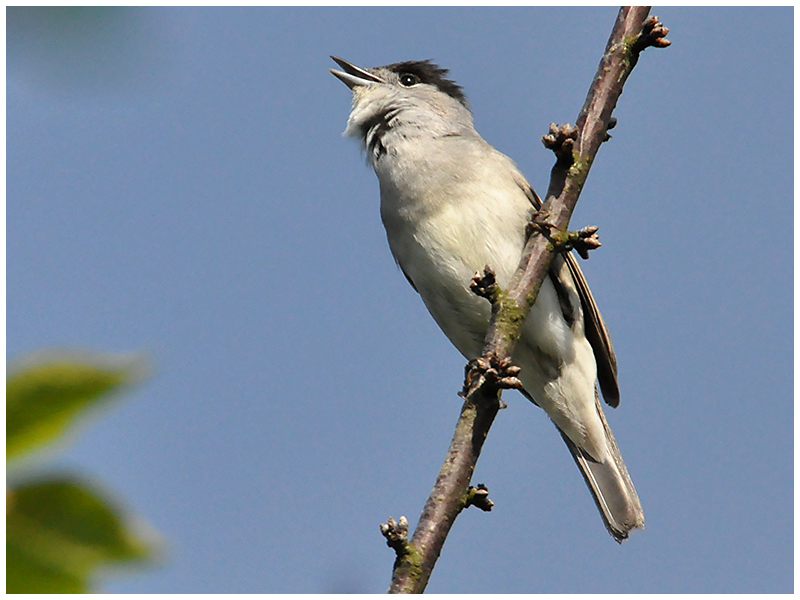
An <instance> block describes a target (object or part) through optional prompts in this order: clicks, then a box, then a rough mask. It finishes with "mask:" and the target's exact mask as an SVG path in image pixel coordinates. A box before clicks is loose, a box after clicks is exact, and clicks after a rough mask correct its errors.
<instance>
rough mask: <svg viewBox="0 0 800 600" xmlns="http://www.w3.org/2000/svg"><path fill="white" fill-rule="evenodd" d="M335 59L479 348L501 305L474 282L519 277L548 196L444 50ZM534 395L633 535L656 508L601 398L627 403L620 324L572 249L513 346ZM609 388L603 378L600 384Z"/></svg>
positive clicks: (365, 144) (405, 264)
mask: <svg viewBox="0 0 800 600" xmlns="http://www.w3.org/2000/svg"><path fill="white" fill-rule="evenodd" d="M331 58H332V59H333V60H334V61H335V62H336V63H337V64H338V65H339V67H340V68H341V70H336V69H329V71H330V72H331V73H332V74H333V75H334V76H336V77H337V78H338V79H339V80H341V81H342V82H343V83H344V84H345V85H347V87H348V88H350V90H351V92H352V103H351V110H350V114H349V116H348V119H347V126H346V129H345V131H344V134H343V135H345V136H349V137H353V138H356V139H357V140H359V141H360V143H361V146H362V149H363V150H364V151H365V153H366V157H367V162H368V163H369V164H370V165H371V166H372V167H373V169H374V171H375V174H376V175H377V177H378V182H379V186H380V215H381V220H382V221H383V225H384V227H385V229H386V236H387V239H388V242H389V248H390V250H391V253H392V255H393V256H394V259H395V261H396V263H397V265H398V266H399V267H400V270H401V271H402V272H403V274H404V275H405V277H406V279H407V280H408V282H409V283H410V284H411V286H412V287H413V288H414V290H416V292H417V293H418V294H419V295H420V297H421V298H422V301H423V303H424V304H425V306H426V307H427V309H428V311H429V312H430V314H431V316H432V317H433V319H434V320H435V321H436V323H437V324H438V325H439V327H440V328H441V330H442V331H443V332H444V334H445V335H446V336H447V338H448V339H449V340H450V342H452V344H453V345H454V346H455V347H456V348H457V349H458V350H459V351H460V352H461V354H463V355H464V356H465V357H466V358H467V359H468V360H472V359H475V358H477V357H479V356H480V355H481V352H482V349H483V343H484V338H485V335H486V332H487V329H488V324H489V318H490V314H491V307H490V304H489V302H487V301H486V299H485V298H481V297H479V296H478V295H476V294H475V293H474V292H473V291H472V290H471V289H470V283H471V282H472V280H473V277H474V276H475V274H476V273H480V272H483V269H484V268H485V267H486V266H487V265H488V266H489V267H490V268H491V269H492V270H493V271H494V272H495V278H496V282H497V284H498V285H499V286H500V287H501V288H507V286H508V284H509V282H510V281H511V278H512V275H513V273H514V271H515V270H516V268H517V266H518V264H519V261H520V258H521V256H522V250H523V247H524V245H525V242H526V235H527V234H526V225H527V224H528V223H529V222H530V220H531V218H532V215H533V214H534V213H535V212H536V211H538V210H539V208H540V207H541V200H540V199H539V197H538V196H537V195H536V192H534V190H533V188H532V187H531V185H530V184H529V183H528V181H527V180H526V179H525V177H524V176H523V175H522V173H521V172H520V170H519V169H518V168H517V166H516V164H515V163H514V162H513V161H512V160H511V159H510V158H509V157H507V156H506V155H505V154H503V153H501V152H500V151H498V150H496V149H495V148H494V147H493V146H492V145H490V144H489V143H488V142H486V141H485V140H484V139H483V138H482V137H481V136H480V134H479V133H478V132H477V131H476V129H475V126H474V123H473V116H472V111H471V108H470V105H469V103H468V101H467V97H466V95H465V93H464V90H463V88H462V87H461V86H460V85H458V84H457V83H456V82H455V81H453V80H452V79H450V78H449V77H448V75H449V71H448V70H447V69H444V68H441V67H439V66H438V65H437V64H435V63H434V62H433V61H432V60H430V59H429V60H416V61H414V60H412V61H403V62H396V63H392V64H388V65H385V66H381V67H374V68H361V67H358V66H356V65H354V64H352V63H350V62H348V61H346V60H344V59H342V58H339V57H337V56H331ZM512 362H513V364H514V365H515V366H517V367H519V368H520V369H521V370H520V373H519V379H520V381H521V383H522V388H523V389H522V390H521V392H522V393H523V395H524V396H525V397H526V398H528V399H529V400H530V401H532V402H533V403H534V404H535V405H537V406H539V407H540V408H541V409H543V410H544V411H545V413H546V414H547V415H548V417H549V418H550V419H551V421H552V422H553V423H554V424H555V426H556V428H557V429H558V431H559V433H560V434H561V437H562V438H563V440H564V442H565V443H566V445H567V447H568V448H569V451H570V453H571V454H572V457H573V458H574V460H575V463H576V464H577V466H578V468H579V469H580V471H581V474H582V475H583V478H584V480H585V482H586V484H587V485H588V487H589V490H590V491H591V494H592V497H593V498H594V501H595V504H596V505H597V508H598V509H599V511H600V515H601V516H602V519H603V522H604V524H605V526H606V528H607V530H608V532H609V533H610V534H611V535H612V536H613V538H614V539H615V540H616V541H617V542H620V543H622V541H624V540H625V539H627V538H628V535H629V532H630V531H631V530H633V529H637V528H644V513H643V511H642V505H641V502H640V500H639V496H638V494H637V493H636V489H635V488H634V485H633V482H632V481H631V478H630V476H629V474H628V470H627V468H626V466H625V463H624V461H623V460H622V455H621V454H620V451H619V448H618V446H617V443H616V441H615V439H614V435H613V434H612V432H611V428H610V427H609V425H608V422H607V420H606V417H605V414H604V413H603V408H602V406H601V403H600V391H602V394H603V399H604V400H605V401H606V403H607V404H608V405H610V406H612V407H616V406H617V405H618V404H619V385H618V382H617V363H616V357H615V354H614V349H613V346H612V343H611V338H610V335H609V332H608V329H607V327H606V324H605V322H604V320H603V317H602V316H601V314H600V311H599V310H598V308H597V304H596V303H595V300H594V297H593V296H592V293H591V291H590V289H589V286H588V284H587V282H586V279H585V277H584V275H583V273H582V271H581V269H580V267H579V265H578V263H577V261H576V259H575V257H574V255H573V254H572V253H570V252H567V253H563V254H559V255H557V256H556V257H555V259H554V260H553V262H552V265H551V267H550V270H549V272H548V275H547V277H545V280H544V282H543V284H542V286H541V289H540V291H539V295H538V297H537V299H536V302H535V303H534V305H533V307H532V308H531V310H530V313H529V315H528V316H527V318H526V319H525V322H524V323H523V325H522V330H521V333H520V337H519V339H518V341H517V343H516V346H515V348H514V351H513V354H512ZM598 388H599V389H598Z"/></svg>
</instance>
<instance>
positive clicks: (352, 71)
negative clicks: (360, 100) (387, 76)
mask: <svg viewBox="0 0 800 600" xmlns="http://www.w3.org/2000/svg"><path fill="white" fill-rule="evenodd" d="M331 58H332V59H333V60H335V61H336V63H337V64H338V65H339V66H340V67H342V69H344V71H336V70H335V69H328V70H329V71H330V72H331V73H333V74H334V75H335V76H336V77H338V78H339V79H341V80H342V82H343V83H344V84H345V85H346V86H347V87H349V88H350V89H351V90H352V89H353V88H355V87H356V86H359V85H369V84H371V83H384V81H383V79H381V78H380V77H378V76H377V75H373V74H372V73H370V72H369V71H366V70H364V69H362V68H360V67H357V66H355V65H353V64H351V63H349V62H347V61H346V60H344V59H343V58H339V57H338V56H331Z"/></svg>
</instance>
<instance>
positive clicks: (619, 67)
mask: <svg viewBox="0 0 800 600" xmlns="http://www.w3.org/2000/svg"><path fill="white" fill-rule="evenodd" d="M649 11H650V9H649V7H623V8H621V9H620V11H619V14H618V15H617V21H616V23H615V24H614V28H613V30H612V32H611V36H610V37H609V40H608V44H607V45H606V49H605V52H604V54H603V58H602V60H601V61H600V66H599V67H598V69H597V73H596V75H595V78H594V81H593V82H592V86H591V88H590V89H589V93H588V95H587V98H586V102H585V103H584V105H583V108H582V110H581V112H580V115H579V116H578V120H577V123H576V126H575V127H572V126H569V125H567V126H562V127H557V126H555V125H552V126H551V130H550V134H549V135H548V136H545V138H544V140H543V141H544V142H545V145H547V146H548V147H550V148H552V149H553V151H554V152H555V153H556V164H555V166H554V167H553V170H552V172H551V175H550V186H549V187H548V191H547V196H546V198H545V202H544V204H543V205H542V207H541V212H540V213H539V214H538V218H537V219H535V222H534V225H533V227H532V230H533V231H532V235H531V236H530V238H529V239H528V242H527V244H526V245H525V249H524V251H523V255H522V259H521V261H520V264H519V267H518V269H517V272H516V273H515V275H514V277H513V278H512V280H511V283H510V285H509V289H508V290H506V291H504V290H501V289H500V288H499V286H497V284H496V282H495V281H494V274H493V273H492V272H491V270H490V269H489V268H488V267H487V269H486V271H485V272H484V275H483V276H480V275H478V276H476V278H475V279H474V280H473V284H472V289H473V291H474V292H475V293H476V294H478V295H480V296H482V297H484V298H487V299H488V300H489V301H490V302H491V303H492V317H491V321H490V323H489V329H488V332H487V334H486V338H485V345H484V349H483V355H482V356H481V357H480V358H478V359H475V360H473V361H470V363H469V364H468V365H467V369H466V377H465V382H464V388H463V390H462V392H461V395H462V396H463V398H464V404H463V406H462V408H461V416H460V417H459V420H458V423H457V424H456V430H455V433H454V434H453V440H452V442H451V444H450V448H449V450H448V451H447V456H446V458H445V461H444V464H443V465H442V468H441V470H440V471H439V476H438V477H437V478H436V483H435V484H434V487H433V490H432V491H431V494H430V496H429V497H428V500H427V502H426V503H425V508H424V509H423V511H422V515H421V516H420V519H419V522H418V523H417V528H416V530H415V531H414V535H413V536H412V538H411V540H410V541H406V540H405V538H404V537H403V540H402V542H401V543H396V544H394V545H393V547H394V548H395V550H396V552H397V559H396V560H395V566H394V571H393V573H392V583H391V586H390V588H389V592H390V593H422V592H423V591H424V590H425V586H426V585H427V583H428V579H429V578H430V575H431V572H432V571H433V567H434V565H435V564H436V560H437V558H438V557H439V553H440V552H441V549H442V546H443V545H444V541H445V539H446V538H447V534H448V532H449V531H450V528H451V527H452V525H453V522H454V521H455V519H456V517H457V516H458V514H459V513H460V512H461V511H462V510H463V509H464V508H466V507H467V506H469V505H470V504H472V505H475V504H476V501H475V495H476V493H477V492H476V489H475V488H471V487H470V485H469V484H470V480H471V478H472V473H473V471H474V469H475V464H476V462H477V460H478V457H479V456H480V452H481V448H482V446H483V442H484V440H485V439H486V435H487V433H488V432H489V428H490V427H491V425H492V422H493V421H494V418H495V416H496V415H497V411H498V410H499V409H500V408H501V406H502V405H501V402H502V400H501V399H500V393H501V391H502V389H507V388H511V387H519V380H518V379H517V378H516V376H517V374H518V373H519V369H517V368H516V367H513V366H512V365H511V352H512V350H513V349H514V344H515V343H516V340H517V338H518V337H519V331H520V328H521V326H522V323H523V321H524V320H525V317H526V316H527V314H528V312H529V311H530V308H531V306H533V303H534V302H535V301H536V296H537V295H538V293H539V288H540V287H541V285H542V282H543V280H544V278H545V276H546V274H547V270H548V268H549V266H550V263H551V261H552V260H553V258H554V256H555V255H556V253H558V252H560V251H564V250H565V249H566V248H569V247H570V244H572V246H574V247H576V248H578V247H579V248H581V249H582V250H584V251H585V250H588V249H589V246H592V247H596V245H599V242H597V243H596V244H595V241H596V238H594V240H595V241H593V240H592V238H593V236H594V233H595V231H596V229H595V230H592V231H589V229H588V228H584V230H581V231H580V232H567V225H568V224H569V220H570V217H571V216H572V212H573V210H574V208H575V204H576V203H577V201H578V196H579V195H580V192H581V190H582V188H583V185H584V183H585V181H586V177H587V176H588V174H589V169H590V167H591V165H592V162H593V161H594V157H595V154H596V153H597V150H598V149H599V148H600V145H601V144H602V143H603V142H604V141H605V140H607V139H608V137H609V136H608V130H609V129H611V128H612V127H613V126H614V125H615V124H616V123H615V121H614V120H613V119H612V117H611V113H612V112H613V110H614V108H615V106H616V104H617V99H618V98H619V96H620V94H621V93H622V87H623V85H624V83H625V80H626V79H627V77H628V75H629V74H630V72H631V71H632V70H633V67H634V66H635V65H636V62H637V60H638V58H639V54H640V53H641V51H642V50H644V49H645V48H647V47H648V46H655V47H660V48H663V47H666V46H668V45H669V41H668V40H665V39H664V36H666V34H667V32H668V29H667V28H666V27H664V26H663V25H662V24H661V23H659V22H658V18H656V17H649V18H648V17H647V14H648V13H649ZM575 244H578V246H575ZM478 489H480V486H479V488H478ZM481 495H484V492H483V491H481ZM487 500H488V498H487ZM402 521H403V519H401V522H402ZM392 523H393V521H391V520H390V522H389V524H386V525H384V526H382V528H381V529H382V530H383V529H384V528H385V527H386V528H389V529H391V528H390V527H389V526H390V525H392ZM385 534H386V532H385ZM387 538H388V536H387ZM390 545H392V544H390Z"/></svg>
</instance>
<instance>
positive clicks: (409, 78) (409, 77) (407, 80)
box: [400, 73, 419, 87]
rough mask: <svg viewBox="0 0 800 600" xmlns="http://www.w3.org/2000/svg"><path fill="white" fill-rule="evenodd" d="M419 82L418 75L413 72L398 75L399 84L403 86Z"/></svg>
mask: <svg viewBox="0 0 800 600" xmlns="http://www.w3.org/2000/svg"><path fill="white" fill-rule="evenodd" d="M418 83H419V77H417V76H416V75H414V74H413V73H403V74H402V75H400V85H402V86H404V87H411V86H413V85H417V84H418Z"/></svg>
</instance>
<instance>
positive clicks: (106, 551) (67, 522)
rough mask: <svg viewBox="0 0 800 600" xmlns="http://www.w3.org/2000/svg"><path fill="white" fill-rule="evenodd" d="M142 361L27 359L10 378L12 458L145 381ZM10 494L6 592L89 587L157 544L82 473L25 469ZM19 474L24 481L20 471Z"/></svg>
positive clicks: (8, 442)
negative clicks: (100, 574) (97, 576)
mask: <svg viewBox="0 0 800 600" xmlns="http://www.w3.org/2000/svg"><path fill="white" fill-rule="evenodd" d="M141 367H142V363H141V360H138V359H126V360H122V361H120V360H110V359H109V358H108V357H93V358H92V359H88V358H75V357H64V356H61V357H55V356H51V357H49V358H41V357H40V359H39V360H37V361H32V360H28V361H26V365H25V366H23V367H21V368H18V369H16V370H15V371H14V372H13V373H11V374H9V377H8V379H7V382H6V406H7V408H6V457H7V460H14V459H17V458H19V457H22V456H24V455H27V454H29V453H31V452H33V451H35V450H39V449H41V448H42V447H43V446H46V445H48V444H50V443H52V442H54V441H56V440H57V439H59V438H60V437H62V436H63V434H64V433H65V432H67V431H68V430H69V429H70V428H71V427H72V426H73V424H74V422H75V420H76V419H77V418H78V417H79V416H81V415H82V414H84V413H85V412H86V411H87V409H89V408H91V407H93V406H96V405H98V404H100V403H103V402H107V401H108V399H109V397H110V395H111V393H112V392H114V391H116V390H118V389H120V388H121V387H122V386H124V385H126V384H130V383H132V382H134V381H136V380H138V379H140V376H141V373H142V372H143V370H142V368H141ZM25 470H26V469H25V467H23V468H22V473H21V475H22V477H21V478H22V479H23V480H26V481H24V482H23V483H17V484H10V485H9V487H8V491H7V497H6V511H7V514H6V592H7V593H80V592H88V591H90V584H91V579H92V576H93V575H94V573H95V571H96V570H97V569H98V568H99V567H102V566H105V565H107V564H117V565H120V564H125V563H131V562H140V561H142V560H143V559H146V558H148V557H150V556H151V555H152V552H153V548H152V542H150V541H148V540H147V539H146V538H147V537H149V536H144V535H142V533H141V531H140V530H141V528H136V527H132V526H131V523H130V521H131V519H130V517H129V516H128V515H127V514H126V513H125V511H124V510H123V509H122V508H121V507H119V506H118V505H117V504H116V503H115V502H113V501H111V500H110V499H108V498H107V497H105V495H104V494H103V493H102V492H101V491H99V490H98V489H97V487H96V486H95V485H93V484H91V483H89V482H87V481H85V480H84V479H83V478H81V477H78V476H74V475H69V474H59V475H53V476H49V477H42V476H39V477H36V476H35V475H34V474H31V473H28V474H27V476H26V474H25ZM15 479H20V473H16V477H15Z"/></svg>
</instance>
